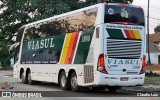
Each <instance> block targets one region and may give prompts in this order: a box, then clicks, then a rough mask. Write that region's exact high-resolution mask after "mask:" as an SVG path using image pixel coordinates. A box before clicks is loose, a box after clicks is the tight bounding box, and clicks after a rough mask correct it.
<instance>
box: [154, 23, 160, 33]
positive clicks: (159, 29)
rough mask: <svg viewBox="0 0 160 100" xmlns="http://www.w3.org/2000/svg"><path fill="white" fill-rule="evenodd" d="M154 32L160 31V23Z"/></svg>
mask: <svg viewBox="0 0 160 100" xmlns="http://www.w3.org/2000/svg"><path fill="white" fill-rule="evenodd" d="M154 32H155V33H157V32H160V25H158V26H157V27H156V28H154Z"/></svg>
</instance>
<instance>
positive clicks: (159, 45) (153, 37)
mask: <svg viewBox="0 0 160 100" xmlns="http://www.w3.org/2000/svg"><path fill="white" fill-rule="evenodd" d="M146 40H147V41H146V61H148V39H146ZM149 51H150V59H151V64H154V65H160V32H158V33H154V34H150V35H149Z"/></svg>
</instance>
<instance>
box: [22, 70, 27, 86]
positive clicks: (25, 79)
mask: <svg viewBox="0 0 160 100" xmlns="http://www.w3.org/2000/svg"><path fill="white" fill-rule="evenodd" d="M21 80H22V83H24V84H27V83H28V82H27V78H26V76H25V73H24V71H23V72H22V73H21Z"/></svg>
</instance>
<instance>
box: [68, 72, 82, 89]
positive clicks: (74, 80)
mask: <svg viewBox="0 0 160 100" xmlns="http://www.w3.org/2000/svg"><path fill="white" fill-rule="evenodd" d="M70 85H71V90H72V91H74V92H77V91H79V89H80V87H79V86H78V84H77V75H76V73H75V72H73V73H72V75H71V80H70Z"/></svg>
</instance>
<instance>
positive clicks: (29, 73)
mask: <svg viewBox="0 0 160 100" xmlns="http://www.w3.org/2000/svg"><path fill="white" fill-rule="evenodd" d="M27 76H28V83H29V84H30V85H33V84H34V81H33V80H32V77H31V71H28V75H27Z"/></svg>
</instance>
